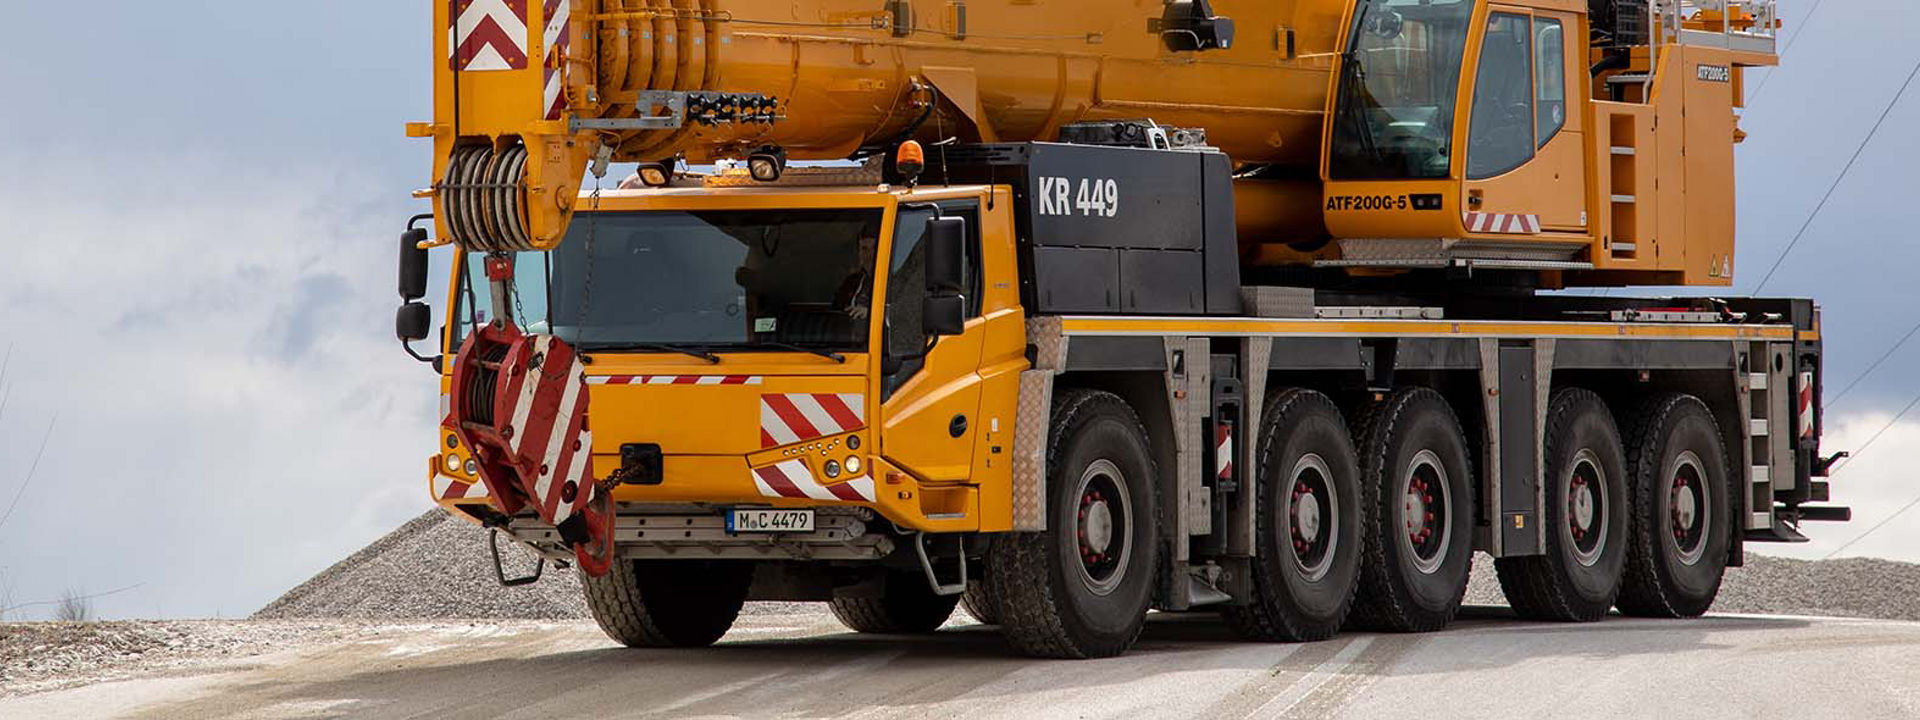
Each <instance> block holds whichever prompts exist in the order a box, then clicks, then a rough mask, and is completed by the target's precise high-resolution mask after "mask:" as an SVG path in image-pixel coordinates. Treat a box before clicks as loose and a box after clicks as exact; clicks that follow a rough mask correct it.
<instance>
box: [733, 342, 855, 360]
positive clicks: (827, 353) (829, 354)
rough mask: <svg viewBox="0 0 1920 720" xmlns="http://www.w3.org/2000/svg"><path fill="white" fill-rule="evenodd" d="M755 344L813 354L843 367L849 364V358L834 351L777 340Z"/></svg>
mask: <svg viewBox="0 0 1920 720" xmlns="http://www.w3.org/2000/svg"><path fill="white" fill-rule="evenodd" d="M754 344H755V345H765V346H767V347H773V348H780V349H781V350H792V351H794V352H803V353H811V354H814V355H819V356H820V357H823V358H826V359H828V360H832V361H834V362H837V363H840V364H843V365H844V364H846V362H847V356H845V355H841V354H840V353H837V352H834V351H832V350H821V349H820V348H810V347H807V346H805V345H795V344H793V343H784V342H779V341H776V340H761V341H759V342H756V343H754Z"/></svg>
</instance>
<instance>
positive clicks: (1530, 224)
mask: <svg viewBox="0 0 1920 720" xmlns="http://www.w3.org/2000/svg"><path fill="white" fill-rule="evenodd" d="M1461 217H1462V219H1463V220H1465V221H1466V223H1467V232H1473V233H1496V234H1503V235H1539V234H1540V216H1539V215H1515V214H1510V213H1477V212H1470V213H1462V216H1461Z"/></svg>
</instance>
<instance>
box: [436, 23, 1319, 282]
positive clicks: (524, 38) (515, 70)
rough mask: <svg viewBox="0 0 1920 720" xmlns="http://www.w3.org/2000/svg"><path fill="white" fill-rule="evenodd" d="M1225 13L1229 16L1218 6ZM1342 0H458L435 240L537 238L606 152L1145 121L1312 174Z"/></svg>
mask: <svg viewBox="0 0 1920 720" xmlns="http://www.w3.org/2000/svg"><path fill="white" fill-rule="evenodd" d="M1229 5H1231V7H1230V8H1229V7H1228V6H1229ZM1350 5H1351V0H1291V1H1290V0H1280V1H1278V2H1260V3H1253V2H1239V3H1229V2H1225V1H1222V2H1217V3H1210V2H1208V0H1175V1H1174V2H1170V3H1167V4H1165V5H1162V4H1160V3H1152V4H1128V5H1119V4H1116V3H1113V2H1110V0H1076V1H1072V2H1067V1H1061V2H1046V3H1036V4H1007V3H980V4H978V6H970V5H968V4H967V3H965V2H948V1H947V0H802V1H801V2H792V1H791V0H788V1H783V2H774V1H772V0H453V1H452V2H446V3H438V4H436V5H435V10H434V25H435V28H436V32H435V34H434V38H435V40H434V44H435V47H434V57H435V60H436V62H435V67H436V70H435V73H434V120H433V122H431V123H421V124H415V125H413V126H410V127H409V132H410V134H413V135H416V136H422V137H432V138H433V140H434V150H435V153H434V166H433V179H434V183H433V191H432V194H433V197H434V199H435V209H436V210H437V211H438V212H437V213H436V215H437V217H438V221H439V223H440V228H439V229H440V236H441V237H444V238H450V239H452V240H454V241H457V242H459V243H460V244H461V245H462V246H464V247H467V248H469V249H474V250H489V251H506V250H529V249H538V250H545V249H550V248H552V247H553V246H555V245H556V244H558V243H559V241H560V238H561V237H562V234H563V232H564V230H565V228H566V225H567V222H568V220H569V218H570V217H571V214H572V211H573V204H574V201H575V198H576V196H577V195H578V188H579V184H580V181H581V179H582V178H583V177H584V176H585V175H586V173H587V172H588V171H589V170H590V169H592V168H593V167H594V166H595V165H597V164H601V163H605V162H614V161H619V162H657V161H672V160H675V159H679V158H684V159H687V160H690V161H693V162H705V161H711V160H714V159H719V158H743V157H746V156H748V155H749V154H753V153H755V152H758V151H772V152H777V153H778V154H779V156H781V157H785V158H791V159H796V160H808V159H840V158H846V157H849V156H852V155H856V154H860V153H861V152H862V151H877V150H881V149H884V148H886V147H889V146H891V145H893V144H896V143H898V142H900V141H902V140H906V139H909V138H916V137H917V138H920V139H923V140H941V139H946V138H957V139H959V140H961V141H981V142H1021V141H1029V140H1049V141H1050V140H1053V139H1054V138H1055V137H1056V136H1057V135H1058V133H1059V129H1060V127H1061V126H1062V125H1065V124H1068V123H1073V122H1081V121H1087V120H1102V119H1127V118H1142V117H1151V118H1153V119H1154V120H1155V121H1157V122H1159V123H1161V124H1165V125H1172V126H1182V127H1204V128H1205V129H1206V131H1207V134H1208V140H1209V142H1210V143H1211V144H1213V145H1215V146H1217V147H1220V148H1221V149H1222V150H1225V151H1226V152H1227V153H1228V154H1229V155H1231V156H1232V157H1233V158H1234V159H1235V160H1236V161H1239V162H1247V163H1265V164H1280V165H1287V166H1293V167H1295V168H1299V169H1301V170H1302V171H1305V172H1310V170H1311V168H1313V167H1314V165H1315V163H1316V162H1317V160H1318V156H1319V152H1318V150H1319V135H1320V127H1321V117H1322V115H1323V113H1324V108H1325V105H1326V102H1325V100H1326V93H1327V86H1328V82H1327V80H1328V74H1329V72H1330V71H1331V68H1332V67H1333V64H1334V53H1335V49H1336V45H1337V42H1338V40H1337V32H1338V29H1339V28H1340V26H1341V23H1342V20H1343V18H1344V14H1345V12H1346V9H1347V8H1348V6H1350Z"/></svg>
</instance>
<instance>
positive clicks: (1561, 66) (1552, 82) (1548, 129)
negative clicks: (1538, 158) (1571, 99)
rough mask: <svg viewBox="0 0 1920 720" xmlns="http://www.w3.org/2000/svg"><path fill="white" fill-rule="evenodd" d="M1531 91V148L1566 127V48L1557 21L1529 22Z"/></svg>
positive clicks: (1544, 144)
mask: <svg viewBox="0 0 1920 720" xmlns="http://www.w3.org/2000/svg"><path fill="white" fill-rule="evenodd" d="M1533 92H1534V99H1535V100H1536V101H1537V102H1538V107H1537V108H1536V109H1535V110H1534V113H1535V115H1536V117H1535V119H1534V123H1535V128H1534V135H1535V136H1536V138H1537V139H1536V140H1534V147H1546V146H1547V141H1549V140H1552V139H1553V136H1555V135H1558V134H1560V129H1561V128H1564V127H1566V126H1567V47H1566V35H1565V34H1564V32H1563V31H1562V29H1561V26H1560V21H1559V20H1554V19H1551V18H1543V17H1536V18H1534V19H1533Z"/></svg>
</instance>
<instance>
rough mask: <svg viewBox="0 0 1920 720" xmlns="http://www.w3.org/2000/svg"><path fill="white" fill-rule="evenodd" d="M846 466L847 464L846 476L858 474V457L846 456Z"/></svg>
mask: <svg viewBox="0 0 1920 720" xmlns="http://www.w3.org/2000/svg"><path fill="white" fill-rule="evenodd" d="M846 464H847V474H848V475H859V474H860V456H859V455H848V456H847V463H846Z"/></svg>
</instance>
